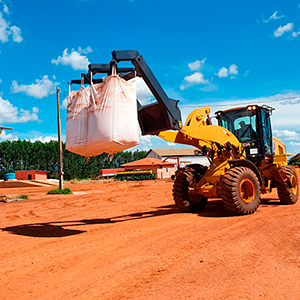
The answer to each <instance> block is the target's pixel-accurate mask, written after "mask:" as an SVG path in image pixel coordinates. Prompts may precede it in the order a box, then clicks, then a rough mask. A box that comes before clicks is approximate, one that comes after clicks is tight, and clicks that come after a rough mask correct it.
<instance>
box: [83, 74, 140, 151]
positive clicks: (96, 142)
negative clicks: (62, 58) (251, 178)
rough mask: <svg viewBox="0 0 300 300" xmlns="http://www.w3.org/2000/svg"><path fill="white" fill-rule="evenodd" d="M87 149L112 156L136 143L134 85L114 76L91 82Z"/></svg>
mask: <svg viewBox="0 0 300 300" xmlns="http://www.w3.org/2000/svg"><path fill="white" fill-rule="evenodd" d="M90 95H91V98H90V106H89V112H88V114H89V118H88V136H87V147H89V148H90V149H91V150H92V152H93V155H100V154H101V153H103V152H106V153H109V154H114V153H117V152H120V151H123V150H126V149H128V148H131V147H133V146H136V145H138V144H139V131H138V119H137V102H136V90H135V84H134V83H129V82H127V81H126V80H124V79H122V78H120V77H119V76H117V75H115V74H113V75H111V76H109V77H104V78H103V83H100V84H97V85H93V84H92V83H91V92H90Z"/></svg>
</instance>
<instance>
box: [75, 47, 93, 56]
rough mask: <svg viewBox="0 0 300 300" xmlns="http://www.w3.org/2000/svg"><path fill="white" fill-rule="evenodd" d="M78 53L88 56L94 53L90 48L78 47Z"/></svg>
mask: <svg viewBox="0 0 300 300" xmlns="http://www.w3.org/2000/svg"><path fill="white" fill-rule="evenodd" d="M78 52H79V53H83V54H88V53H91V52H93V49H92V48H91V47H90V46H87V47H86V48H84V49H82V48H81V47H78Z"/></svg>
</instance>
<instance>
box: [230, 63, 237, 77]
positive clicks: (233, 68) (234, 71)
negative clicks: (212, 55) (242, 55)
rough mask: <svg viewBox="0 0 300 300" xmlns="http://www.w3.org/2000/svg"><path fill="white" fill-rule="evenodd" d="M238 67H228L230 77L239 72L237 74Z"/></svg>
mask: <svg viewBox="0 0 300 300" xmlns="http://www.w3.org/2000/svg"><path fill="white" fill-rule="evenodd" d="M237 69H238V67H237V65H235V64H233V65H231V66H230V67H229V74H231V75H237V74H238V73H239V72H238V70H237Z"/></svg>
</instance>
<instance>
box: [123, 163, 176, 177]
mask: <svg viewBox="0 0 300 300" xmlns="http://www.w3.org/2000/svg"><path fill="white" fill-rule="evenodd" d="M122 167H123V168H124V169H125V171H131V170H151V171H152V172H153V173H154V174H155V177H156V178H170V177H171V176H172V175H174V174H175V163H174V162H170V161H165V162H164V161H162V160H161V159H157V158H143V159H140V160H136V161H133V162H130V163H127V164H124V165H122Z"/></svg>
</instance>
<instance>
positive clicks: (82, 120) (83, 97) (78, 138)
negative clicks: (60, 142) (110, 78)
mask: <svg viewBox="0 0 300 300" xmlns="http://www.w3.org/2000/svg"><path fill="white" fill-rule="evenodd" d="M89 98H90V95H89V91H88V90H87V89H85V87H84V85H81V87H80V89H79V90H78V91H73V92H71V93H70V95H69V96H68V97H67V101H68V111H67V128H66V149H67V150H69V151H71V152H74V153H77V154H80V155H83V156H87V155H86V154H87V149H86V144H87V133H88V107H89V100H90V99H89Z"/></svg>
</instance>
